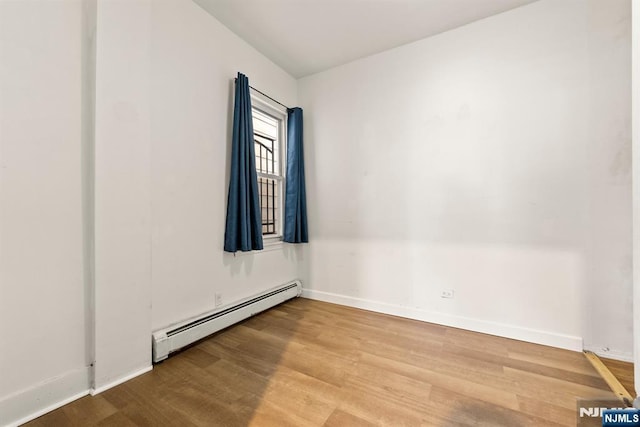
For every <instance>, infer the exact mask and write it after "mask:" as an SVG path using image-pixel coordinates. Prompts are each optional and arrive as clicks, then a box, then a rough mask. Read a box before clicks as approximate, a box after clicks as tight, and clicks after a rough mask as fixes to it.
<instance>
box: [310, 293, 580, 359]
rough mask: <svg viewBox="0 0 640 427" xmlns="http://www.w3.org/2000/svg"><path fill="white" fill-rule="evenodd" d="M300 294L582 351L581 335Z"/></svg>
mask: <svg viewBox="0 0 640 427" xmlns="http://www.w3.org/2000/svg"><path fill="white" fill-rule="evenodd" d="M302 296H303V297H305V298H309V299H314V300H318V301H325V302H331V303H334V304H340V305H346V306H349V307H355V308H361V309H364V310H370V311H376V312H378V313H384V314H391V315H393V316H399V317H406V318H409V319H414V320H420V321H423V322H429V323H436V324H439V325H444V326H451V327H453V328H460V329H466V330H469V331H474V332H481V333H484V334H489V335H496V336H499V337H505V338H511V339H515V340H520V341H527V342H531V343H535V344H542V345H548V346H551V347H558V348H564V349H567V350H572V351H582V338H581V337H577V336H572V335H564V334H558V333H555V332H548V331H541V330H537V329H529V328H523V327H520V326H514V325H508V324H504V323H498V322H491V321H487V320H480V319H473V318H470V317H463V316H456V315H452V314H447V313H439V312H435V311H428V310H422V309H417V308H411V307H404V306H401V305H395V304H387V303H382V302H378V301H372V300H366V299H362V298H355V297H350V296H347V295H340V294H334V293H330V292H323V291H316V290H313V289H303V290H302Z"/></svg>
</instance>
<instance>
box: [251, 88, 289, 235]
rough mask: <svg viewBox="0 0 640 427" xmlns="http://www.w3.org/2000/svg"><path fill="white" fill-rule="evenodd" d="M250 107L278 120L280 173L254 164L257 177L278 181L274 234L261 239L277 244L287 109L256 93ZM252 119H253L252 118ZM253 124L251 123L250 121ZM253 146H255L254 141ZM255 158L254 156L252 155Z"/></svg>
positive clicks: (281, 231)
mask: <svg viewBox="0 0 640 427" xmlns="http://www.w3.org/2000/svg"><path fill="white" fill-rule="evenodd" d="M251 109H252V112H253V110H257V111H258V112H260V113H261V114H265V115H267V116H270V117H272V118H273V119H275V120H277V121H278V136H279V138H278V140H277V141H276V143H277V144H278V150H277V151H278V157H277V160H278V165H279V169H280V175H272V174H267V173H262V172H258V166H257V165H256V174H257V177H258V178H260V177H264V178H269V179H275V180H277V181H278V183H279V185H278V194H277V197H278V209H277V211H278V215H277V216H276V227H275V228H276V231H275V234H264V233H263V234H262V240H263V242H264V244H265V245H267V246H268V245H272V244H279V243H282V242H283V240H282V239H283V234H284V227H283V225H284V224H283V221H284V197H285V194H286V193H285V185H286V172H287V156H286V152H287V110H286V109H285V108H284V107H282V106H280V105H278V104H276V103H274V102H272V101H270V100H268V99H266V98H264V97H262V96H260V95H258V94H254V93H252V94H251ZM252 121H253V119H252ZM252 125H253V123H252ZM253 133H254V134H256V133H258V134H260V133H259V132H256V131H255V130H254V132H253ZM254 146H255V142H254ZM254 158H255V157H254ZM260 203H262V200H260ZM260 212H262V204H261V205H260ZM260 229H261V230H262V226H261V227H260Z"/></svg>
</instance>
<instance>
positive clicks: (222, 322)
mask: <svg viewBox="0 0 640 427" xmlns="http://www.w3.org/2000/svg"><path fill="white" fill-rule="evenodd" d="M301 294H302V283H301V282H300V280H294V281H293V282H289V283H287V284H285V285H282V286H278V287H275V288H273V289H269V290H268V291H265V292H262V293H259V294H257V295H254V296H251V297H249V298H245V299H243V300H241V301H238V302H236V303H234V304H232V305H229V306H224V307H220V308H219V309H216V310H215V311H211V312H208V313H204V314H202V315H200V316H198V317H195V318H192V319H188V320H186V321H184V322H180V323H177V324H174V325H172V326H170V327H168V328H165V329H161V330H158V331H155V332H154V333H153V336H152V340H153V346H152V347H153V362H154V363H157V362H161V361H162V360H164V359H166V358H167V357H169V354H170V353H172V352H174V351H177V350H179V349H181V348H183V347H185V346H187V345H189V344H192V343H194V342H196V341H198V340H201V339H202V338H205V337H207V336H209V335H211V334H213V333H215V332H218V331H220V330H222V329H224V328H227V327H229V326H231V325H233V324H235V323H238V322H240V321H242V320H244V319H246V318H249V317H251V316H253V315H255V314H258V313H260V312H262V311H265V310H267V309H269V308H271V307H273V306H276V305H278V304H281V303H283V302H285V301H287V300H290V299H292V298H295V297H298V296H300V295H301Z"/></svg>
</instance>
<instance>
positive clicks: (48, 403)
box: [0, 367, 89, 427]
mask: <svg viewBox="0 0 640 427" xmlns="http://www.w3.org/2000/svg"><path fill="white" fill-rule="evenodd" d="M87 394H89V367H85V368H81V369H76V370H73V371H70V372H67V373H65V374H63V375H60V376H58V377H54V378H51V379H49V380H47V381H44V382H42V383H40V384H38V385H36V386H34V387H30V388H28V389H26V390H22V391H19V392H17V393H14V394H11V395H9V396H7V397H5V398H2V399H1V400H0V424H2V425H4V426H6V427H14V426H19V425H21V424H24V423H27V422H29V421H31V420H34V419H36V418H38V417H39V416H41V415H44V414H46V413H47V412H51V411H53V410H54V409H58V408H59V407H61V406H64V405H66V404H67V403H70V402H73V401H74V400H76V399H79V398H81V397H83V396H86V395H87ZM4 423H6V424H4Z"/></svg>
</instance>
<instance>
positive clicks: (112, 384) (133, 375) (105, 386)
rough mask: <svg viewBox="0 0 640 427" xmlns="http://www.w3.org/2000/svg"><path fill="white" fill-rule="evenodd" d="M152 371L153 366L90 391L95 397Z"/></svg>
mask: <svg viewBox="0 0 640 427" xmlns="http://www.w3.org/2000/svg"><path fill="white" fill-rule="evenodd" d="M152 369H153V366H147V367H144V368H142V369H139V370H137V371H135V372H132V373H130V374H128V375H125V376H124V377H121V378H118V379H117V380H115V381H111V382H110V383H108V384H105V385H103V386H100V387H97V388H92V389H91V390H90V393H91V396H95V395H96V394H100V393H102V392H103V391H107V390H109V389H110V388H113V387H115V386H118V385H120V384H122V383H124V382H127V381H129V380H131V379H133V378H135V377H137V376H140V375H142V374H146V373H147V372H149V371H151V370H152Z"/></svg>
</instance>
